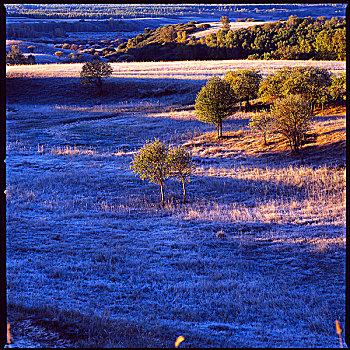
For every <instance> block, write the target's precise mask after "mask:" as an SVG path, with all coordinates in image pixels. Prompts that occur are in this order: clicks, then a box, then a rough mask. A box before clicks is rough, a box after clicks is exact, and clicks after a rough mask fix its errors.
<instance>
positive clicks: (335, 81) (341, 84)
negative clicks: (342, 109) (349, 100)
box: [329, 72, 346, 102]
mask: <svg viewBox="0 0 350 350" xmlns="http://www.w3.org/2000/svg"><path fill="white" fill-rule="evenodd" d="M331 79H332V84H331V86H330V88H329V90H330V98H331V100H332V101H333V102H337V101H338V100H343V99H344V100H345V99H346V73H345V72H343V73H341V74H339V75H333V76H332V77H331Z"/></svg>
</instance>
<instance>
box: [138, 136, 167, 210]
mask: <svg viewBox="0 0 350 350" xmlns="http://www.w3.org/2000/svg"><path fill="white" fill-rule="evenodd" d="M131 169H132V171H133V172H134V173H135V174H136V175H138V176H139V177H140V178H141V179H142V180H148V181H149V182H153V183H155V184H156V185H159V186H160V191H161V204H162V206H163V205H164V182H165V180H166V179H167V178H168V177H169V176H170V172H171V164H170V162H169V157H168V148H167V146H166V145H165V144H164V143H162V142H161V141H159V139H155V140H154V141H153V142H150V141H146V144H145V145H144V146H143V147H142V148H141V149H140V151H139V152H138V153H137V154H136V155H135V156H134V159H133V160H132V162H131Z"/></svg>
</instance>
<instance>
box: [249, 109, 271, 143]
mask: <svg viewBox="0 0 350 350" xmlns="http://www.w3.org/2000/svg"><path fill="white" fill-rule="evenodd" d="M249 127H250V129H251V130H252V131H256V132H258V133H260V134H261V135H262V136H263V138H264V145H265V146H267V144H268V143H267V135H268V133H269V132H271V131H272V118H271V114H270V113H269V112H267V111H262V112H259V113H255V114H254V115H253V116H252V117H251V118H250V122H249Z"/></svg>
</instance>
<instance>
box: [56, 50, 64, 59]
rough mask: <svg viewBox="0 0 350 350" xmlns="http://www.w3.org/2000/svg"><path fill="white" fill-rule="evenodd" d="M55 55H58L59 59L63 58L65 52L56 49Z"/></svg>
mask: <svg viewBox="0 0 350 350" xmlns="http://www.w3.org/2000/svg"><path fill="white" fill-rule="evenodd" d="M55 56H57V57H58V58H59V59H61V58H62V57H63V56H64V53H63V52H62V51H56V52H55Z"/></svg>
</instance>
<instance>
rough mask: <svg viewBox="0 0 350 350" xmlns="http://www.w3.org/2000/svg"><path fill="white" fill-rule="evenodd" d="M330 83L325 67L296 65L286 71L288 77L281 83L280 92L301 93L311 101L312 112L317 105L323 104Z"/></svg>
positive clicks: (284, 93) (328, 73)
mask: <svg viewBox="0 0 350 350" xmlns="http://www.w3.org/2000/svg"><path fill="white" fill-rule="evenodd" d="M330 85H331V73H330V72H329V71H328V70H327V69H323V68H315V67H297V68H294V69H290V70H289V71H288V77H287V79H286V80H285V81H284V83H283V85H282V92H283V95H284V96H288V95H290V94H294V95H302V96H303V97H304V98H305V99H306V100H308V101H309V102H310V103H311V111H312V112H313V110H314V108H315V107H316V106H317V105H323V101H324V98H325V94H326V93H327V88H328V87H329V86H330Z"/></svg>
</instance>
